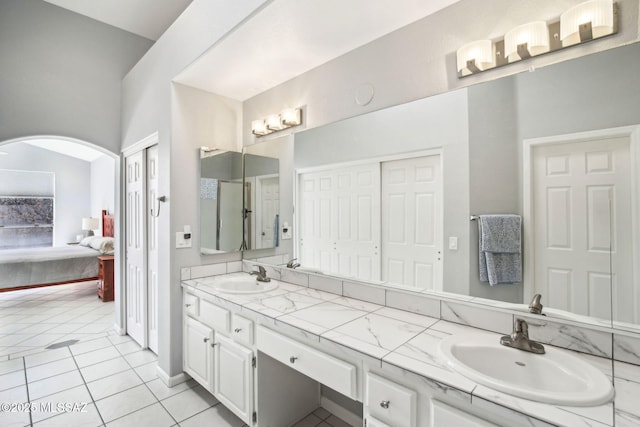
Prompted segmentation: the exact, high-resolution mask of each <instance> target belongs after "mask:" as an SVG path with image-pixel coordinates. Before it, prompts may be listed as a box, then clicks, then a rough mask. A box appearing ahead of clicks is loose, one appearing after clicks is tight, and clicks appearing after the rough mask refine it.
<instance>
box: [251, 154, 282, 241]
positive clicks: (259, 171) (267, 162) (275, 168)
mask: <svg viewBox="0 0 640 427" xmlns="http://www.w3.org/2000/svg"><path fill="white" fill-rule="evenodd" d="M243 159H244V189H245V191H244V207H245V211H244V212H245V227H244V239H245V240H244V242H245V247H244V248H243V249H245V250H254V249H268V248H274V247H276V246H278V245H279V233H278V230H279V228H280V225H279V223H280V175H279V173H280V162H279V161H278V159H276V158H273V157H267V156H259V155H256V154H249V153H245V154H244V155H243Z"/></svg>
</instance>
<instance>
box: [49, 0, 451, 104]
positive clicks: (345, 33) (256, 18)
mask: <svg viewBox="0 0 640 427" xmlns="http://www.w3.org/2000/svg"><path fill="white" fill-rule="evenodd" d="M44 1H46V2H49V3H52V4H55V5H57V6H60V7H63V8H65V9H68V10H71V11H73V12H76V13H79V14H82V15H86V16H89V17H91V18H93V19H96V20H98V21H101V22H105V23H107V24H110V25H113V26H115V27H118V28H121V29H124V30H126V31H130V32H132V33H135V34H139V35H141V36H143V37H146V38H149V39H152V40H157V39H158V38H159V37H160V35H161V34H162V33H163V32H164V31H165V30H166V29H167V28H168V27H169V26H170V25H171V23H172V22H173V21H174V20H175V19H176V18H177V17H178V16H179V15H180V14H181V13H182V12H183V11H184V9H185V8H186V7H187V6H189V4H190V3H191V1H192V0H44ZM457 1H459V0H428V1H427V0H394V1H389V0H349V2H348V7H345V2H344V0H320V1H319V0H267V1H265V3H264V7H262V8H261V9H259V12H257V13H256V14H255V15H253V16H251V17H249V18H248V19H247V20H246V21H245V22H243V23H242V24H241V25H239V26H238V27H236V28H235V29H234V30H233V31H232V32H231V33H230V34H228V35H227V36H226V37H225V38H224V39H222V40H221V41H220V42H219V43H216V44H215V45H214V46H213V47H211V48H210V49H209V50H208V51H207V52H205V54H203V55H202V56H201V57H200V58H198V59H197V60H196V61H195V62H194V63H193V64H191V65H190V66H189V67H187V68H186V69H185V70H184V71H183V72H182V73H180V74H179V75H178V76H177V77H176V79H175V81H177V82H179V83H182V84H185V85H188V86H193V87H196V88H199V89H202V90H206V91H208V92H212V93H216V94H219V95H222V96H226V97H228V98H231V99H236V100H239V101H245V100H247V99H249V98H251V97H253V96H255V95H257V94H259V93H262V92H264V91H266V90H268V89H271V88H273V87H275V86H277V85H279V84H281V83H284V82H286V81H287V80H290V79H292V78H293V77H296V76H298V75H300V74H302V73H305V72H307V71H309V70H311V69H313V68H315V67H317V66H319V65H322V64H324V63H326V62H328V61H330V60H332V59H334V58H337V57H338V56H340V55H343V54H345V53H347V52H349V51H351V50H353V49H356V48H358V47H360V46H363V45H365V44H367V43H369V42H371V41H373V40H375V39H377V38H380V37H382V36H384V35H386V34H389V33H391V32H393V31H395V30H397V29H399V28H402V27H404V26H406V25H409V24H411V23H413V22H415V21H417V20H419V19H422V18H424V17H425V16H428V15H431V14H433V13H435V12H437V11H439V10H441V9H443V8H445V7H447V6H450V5H451V4H453V3H456V2H457Z"/></svg>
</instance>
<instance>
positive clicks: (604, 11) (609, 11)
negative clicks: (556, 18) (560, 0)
mask: <svg viewBox="0 0 640 427" xmlns="http://www.w3.org/2000/svg"><path fill="white" fill-rule="evenodd" d="M613 18H614V13H613V4H612V0H590V1H587V2H584V3H580V4H579V5H576V6H574V7H572V8H571V9H569V10H567V11H566V12H565V13H563V14H562V15H560V39H561V40H562V46H563V47H567V46H572V45H574V44H578V43H582V42H586V41H589V40H592V39H596V38H598V37H602V36H606V35H609V34H611V33H612V32H613V26H614V19H613Z"/></svg>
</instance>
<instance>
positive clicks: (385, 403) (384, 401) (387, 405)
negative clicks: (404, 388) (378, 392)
mask: <svg viewBox="0 0 640 427" xmlns="http://www.w3.org/2000/svg"><path fill="white" fill-rule="evenodd" d="M380 406H381V407H383V408H384V409H389V401H388V400H383V401H382V402H380Z"/></svg>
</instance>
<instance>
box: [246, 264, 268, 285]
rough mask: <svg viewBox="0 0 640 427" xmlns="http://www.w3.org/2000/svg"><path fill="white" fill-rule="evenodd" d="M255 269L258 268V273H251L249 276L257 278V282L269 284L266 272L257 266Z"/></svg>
mask: <svg viewBox="0 0 640 427" xmlns="http://www.w3.org/2000/svg"><path fill="white" fill-rule="evenodd" d="M257 267H258V271H252V272H251V273H249V274H252V275H255V276H257V277H256V280H257V281H258V282H270V281H271V279H270V278H268V277H267V270H265V269H264V267H263V266H261V265H258V266H257Z"/></svg>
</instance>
